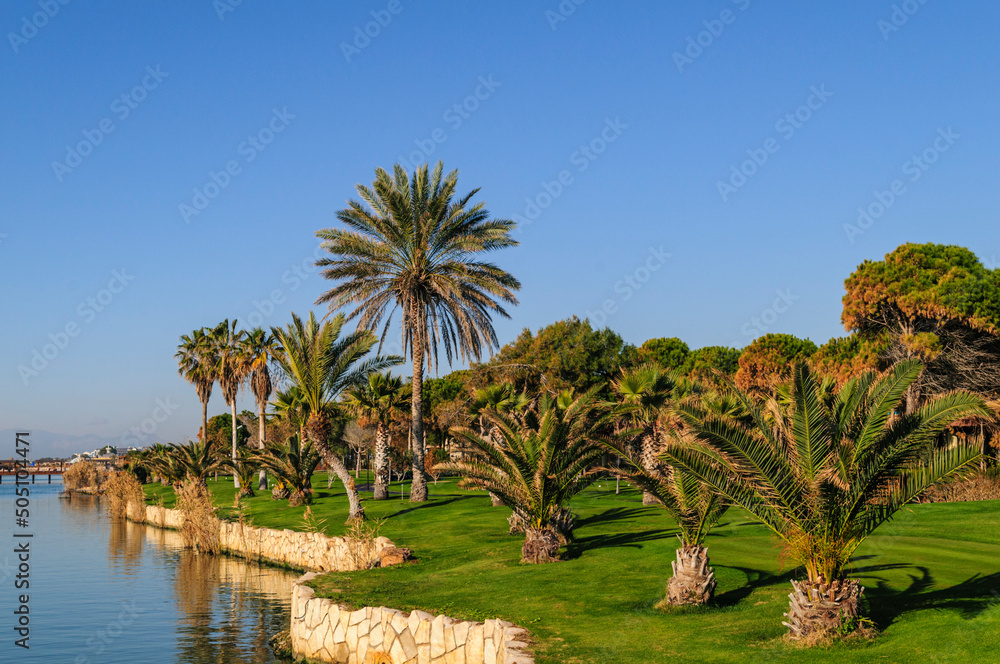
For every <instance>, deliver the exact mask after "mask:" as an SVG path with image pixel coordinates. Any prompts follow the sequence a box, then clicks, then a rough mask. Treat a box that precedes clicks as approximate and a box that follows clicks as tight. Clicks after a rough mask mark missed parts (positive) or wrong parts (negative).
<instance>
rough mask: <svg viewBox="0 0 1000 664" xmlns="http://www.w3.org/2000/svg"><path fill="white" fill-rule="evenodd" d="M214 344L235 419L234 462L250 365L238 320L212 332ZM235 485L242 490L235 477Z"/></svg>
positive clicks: (225, 395) (218, 371)
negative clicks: (238, 419) (239, 409)
mask: <svg viewBox="0 0 1000 664" xmlns="http://www.w3.org/2000/svg"><path fill="white" fill-rule="evenodd" d="M211 335H212V343H213V346H214V348H215V368H216V374H217V376H218V379H219V387H221V388H222V397H223V398H224V399H225V400H226V405H227V406H229V408H230V411H231V412H232V418H233V454H232V462H233V463H236V461H237V460H238V458H239V455H238V454H237V449H236V397H237V396H238V395H239V392H240V388H241V387H242V386H243V381H245V380H246V378H247V375H248V372H249V367H250V363H249V362H248V361H247V355H246V352H245V350H244V347H243V339H244V337H245V336H246V332H244V331H242V330H240V331H237V330H236V320H235V319H233V322H232V323H230V322H229V319H228V318H227V319H226V320H224V321H222V322H221V323H219V324H218V325H216V326H215V328H214V329H213V330H212V333H211ZM233 484H234V485H235V486H236V488H237V489H238V488H240V480H239V477H238V476H236V475H233Z"/></svg>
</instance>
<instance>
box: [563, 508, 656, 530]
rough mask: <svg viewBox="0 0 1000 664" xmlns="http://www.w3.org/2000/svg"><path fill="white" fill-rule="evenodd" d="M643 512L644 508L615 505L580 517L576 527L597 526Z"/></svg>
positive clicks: (626, 518)
mask: <svg viewBox="0 0 1000 664" xmlns="http://www.w3.org/2000/svg"><path fill="white" fill-rule="evenodd" d="M642 514H643V510H642V509H639V508H635V507H613V508H611V509H608V510H604V511H603V512H601V513H600V514H595V515H593V516H588V517H587V518H586V519H580V520H579V521H577V522H576V526H574V527H575V528H586V527H588V526H596V525H597V524H599V523H607V522H608V521H627V520H630V519H633V518H636V517H638V516H641V515H642Z"/></svg>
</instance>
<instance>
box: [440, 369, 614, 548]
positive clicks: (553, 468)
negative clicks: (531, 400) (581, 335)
mask: <svg viewBox="0 0 1000 664" xmlns="http://www.w3.org/2000/svg"><path fill="white" fill-rule="evenodd" d="M597 389H598V388H594V389H592V390H590V391H589V392H587V393H585V394H584V395H582V396H580V397H578V398H576V399H575V400H573V401H572V402H570V403H569V404H566V405H565V407H563V406H562V405H560V404H559V403H558V400H557V399H555V398H553V397H551V396H549V395H545V396H543V397H542V398H541V400H540V403H539V406H538V410H537V412H535V411H528V412H527V413H525V415H524V417H523V418H518V417H516V416H514V415H513V414H511V413H499V412H496V411H487V412H484V413H483V417H484V418H486V420H487V421H488V422H489V424H490V425H492V426H495V427H496V431H497V433H498V435H496V436H489V437H484V436H482V435H480V434H479V433H478V432H476V431H474V430H471V429H459V430H457V431H456V435H457V436H459V437H460V438H462V439H463V440H464V442H466V443H467V444H468V445H469V446H470V447H471V448H472V450H473V453H472V455H471V456H470V457H467V458H465V459H463V460H461V461H447V462H445V463H441V464H438V465H437V466H436V468H438V469H440V470H444V471H454V472H457V473H460V474H462V475H464V476H465V484H466V485H467V486H472V487H475V488H479V489H485V490H487V491H490V492H492V493H495V494H496V495H498V496H499V497H500V499H501V500H502V501H503V502H504V504H506V505H508V506H510V507H511V508H512V509H513V510H514V513H515V514H517V515H518V516H519V517H521V519H523V522H524V524H525V542H524V546H523V547H522V549H521V558H522V560H523V561H524V562H528V563H545V562H552V561H555V560H556V559H557V555H558V552H559V536H558V534H557V532H556V528H555V525H554V523H553V519H554V518H555V517H557V515H558V514H559V513H560V511H561V508H562V507H563V506H564V505H565V504H566V502H568V501H569V499H570V498H572V497H573V496H575V495H576V494H577V493H579V492H580V491H582V490H583V489H585V488H587V487H588V486H589V485H590V484H591V483H593V481H594V480H595V479H596V478H597V475H593V474H592V475H586V474H585V471H586V470H587V469H588V468H590V466H591V465H593V464H594V462H596V461H597V460H598V459H600V458H601V456H602V455H603V454H604V447H603V446H602V444H601V443H602V441H605V440H606V437H605V435H604V429H605V428H606V425H607V416H606V414H605V409H604V408H602V406H601V405H600V404H598V403H597V401H596V393H597Z"/></svg>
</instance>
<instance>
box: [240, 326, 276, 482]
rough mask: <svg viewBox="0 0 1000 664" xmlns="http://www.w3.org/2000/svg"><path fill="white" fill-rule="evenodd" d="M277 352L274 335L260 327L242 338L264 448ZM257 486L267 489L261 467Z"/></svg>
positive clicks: (265, 474) (260, 443) (265, 476)
mask: <svg viewBox="0 0 1000 664" xmlns="http://www.w3.org/2000/svg"><path fill="white" fill-rule="evenodd" d="M277 353H278V343H277V341H275V339H274V336H273V335H272V334H270V333H268V332H265V331H264V330H263V329H262V328H259V327H257V328H254V329H253V330H250V331H249V332H248V333H247V335H246V337H245V338H244V340H243V354H244V355H245V356H246V360H247V363H248V365H249V366H248V368H247V371H248V373H249V375H250V390H251V391H252V392H253V395H254V397H255V398H256V399H257V427H258V432H259V433H258V436H257V440H258V447H259V449H264V440H265V433H266V429H265V426H264V418H265V415H266V411H267V402H268V399H270V398H271V393H272V392H273V391H274V384H273V382H272V380H271V368H270V367H271V363H272V362H273V361H274V360H275V358H276V356H277ZM257 488H258V489H260V490H261V491H264V490H265V489H267V471H265V470H264V469H263V468H262V469H261V471H260V477H259V478H258V483H257Z"/></svg>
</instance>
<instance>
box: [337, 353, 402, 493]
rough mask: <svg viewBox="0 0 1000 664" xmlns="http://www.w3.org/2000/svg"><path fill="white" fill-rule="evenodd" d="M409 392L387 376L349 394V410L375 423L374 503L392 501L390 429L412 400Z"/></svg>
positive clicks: (372, 379)
mask: <svg viewBox="0 0 1000 664" xmlns="http://www.w3.org/2000/svg"><path fill="white" fill-rule="evenodd" d="M409 392H410V390H409V388H408V387H407V386H406V385H404V384H403V379H402V378H398V377H393V376H391V375H390V374H389V373H388V372H386V373H373V374H371V375H369V376H368V381H367V382H365V383H362V384H361V385H359V386H358V387H355V388H352V389H351V390H350V391H348V392H347V406H348V408H350V409H351V410H352V411H353V412H354V414H355V416H357V417H361V418H364V419H366V420H368V421H370V422H375V423H376V429H375V492H374V493H375V495H374V499H375V500H385V499H387V498H388V497H389V427H390V426H391V424H392V421H393V418H394V415H395V414H396V413H398V412H400V411H402V410H403V407H404V406H405V404H406V402H407V401H408V400H409V398H410V394H409Z"/></svg>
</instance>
